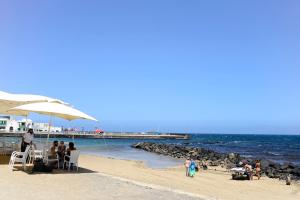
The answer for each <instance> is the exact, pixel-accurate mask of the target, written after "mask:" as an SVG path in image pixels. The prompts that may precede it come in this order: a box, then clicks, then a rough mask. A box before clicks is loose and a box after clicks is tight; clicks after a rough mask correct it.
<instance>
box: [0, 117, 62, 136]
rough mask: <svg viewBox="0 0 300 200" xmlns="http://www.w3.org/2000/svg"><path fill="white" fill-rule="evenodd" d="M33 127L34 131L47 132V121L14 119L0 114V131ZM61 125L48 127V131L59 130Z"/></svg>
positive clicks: (20, 130) (18, 130) (13, 130)
mask: <svg viewBox="0 0 300 200" xmlns="http://www.w3.org/2000/svg"><path fill="white" fill-rule="evenodd" d="M27 128H33V130H34V132H48V130H49V123H35V122H33V121H32V120H31V119H22V120H18V121H17V120H15V119H13V118H12V117H10V116H0V131H1V132H24V131H26V130H27ZM61 131H62V128H61V127H55V126H51V127H50V132H61Z"/></svg>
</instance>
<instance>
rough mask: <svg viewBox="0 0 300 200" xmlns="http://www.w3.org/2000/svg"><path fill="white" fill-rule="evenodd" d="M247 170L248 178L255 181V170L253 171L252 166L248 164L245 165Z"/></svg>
mask: <svg viewBox="0 0 300 200" xmlns="http://www.w3.org/2000/svg"><path fill="white" fill-rule="evenodd" d="M245 169H246V172H247V174H248V176H249V180H251V181H252V180H253V169H252V166H251V165H249V164H246V165H245Z"/></svg>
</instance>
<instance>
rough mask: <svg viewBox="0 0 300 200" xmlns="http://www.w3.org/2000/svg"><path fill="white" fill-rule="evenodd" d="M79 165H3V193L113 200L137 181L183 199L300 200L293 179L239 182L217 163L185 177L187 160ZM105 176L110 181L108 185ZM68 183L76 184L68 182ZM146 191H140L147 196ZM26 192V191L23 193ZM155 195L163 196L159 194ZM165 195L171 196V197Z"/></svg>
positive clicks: (98, 160)
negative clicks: (38, 168)
mask: <svg viewBox="0 0 300 200" xmlns="http://www.w3.org/2000/svg"><path fill="white" fill-rule="evenodd" d="M79 167H80V168H79V172H76V171H74V172H68V171H63V170H54V172H53V173H33V174H28V173H25V172H23V171H22V170H20V171H14V172H11V171H9V170H8V166H7V165H6V164H5V165H4V164H1V165H0V171H1V176H2V180H3V181H2V182H1V183H0V187H1V188H2V191H3V192H2V194H1V195H2V196H4V195H5V194H6V193H7V192H9V191H13V190H14V189H15V188H21V189H24V190H27V191H33V192H34V191H35V190H37V191H39V195H46V196H45V198H43V197H44V196H40V197H42V198H39V199H51V198H48V196H49V195H50V196H51V195H52V196H51V197H52V199H53V198H57V197H58V196H57V195H59V194H65V193H67V196H65V197H64V199H78V196H73V195H80V194H79V193H88V195H89V196H88V197H87V198H86V199H95V197H97V196H99V195H101V194H102V190H103V189H107V190H109V191H110V190H111V191H112V194H106V195H109V196H104V198H103V199H113V198H111V196H113V195H114V192H113V191H118V195H120V196H123V195H125V196H126V195H128V194H127V192H128V190H129V189H130V188H131V187H132V184H134V185H138V186H139V187H141V188H137V190H141V191H143V192H147V191H149V190H151V191H152V192H159V191H161V193H162V194H164V193H166V192H169V193H170V195H174V196H178V195H184V196H182V199H190V198H192V199H197V198H198V199H203V200H204V199H209V200H213V199H223V200H232V199H236V200H248V199H252V198H255V199H263V200H282V199H285V200H295V199H299V198H300V184H299V183H294V182H293V184H292V185H290V186H286V185H285V183H284V182H283V181H278V180H275V179H270V178H267V177H262V179H261V180H256V178H254V179H255V180H253V181H235V180H231V176H230V174H229V173H228V172H226V171H225V170H224V169H222V168H218V167H216V168H212V167H211V168H210V170H205V171H204V170H200V171H199V172H198V173H197V174H196V176H195V177H194V178H190V177H186V176H185V169H184V166H183V164H182V165H180V166H176V167H171V168H163V169H152V168H149V167H147V166H146V165H145V163H144V162H142V161H132V160H123V159H115V158H107V157H101V156H92V155H86V154H81V155H80V157H79ZM104 177H107V178H108V179H105V178H104ZM104 179H105V180H106V181H105V182H104V183H103V180H104ZM114 180H117V181H121V182H120V183H116V184H117V185H119V187H117V188H115V187H116V185H114V186H112V185H111V183H114ZM60 181H61V182H60ZM66 181H71V182H70V184H67V185H66V183H67V182H66ZM33 183H34V184H33ZM53 184H54V185H53ZM103 184H104V185H103ZM45 188H47V190H45ZM74 188H75V190H76V191H74V194H73V192H72V193H70V194H68V191H70V190H72V191H73V190H74ZM133 192H134V191H132V192H131V193H133ZM143 192H142V193H139V194H143ZM1 195H0V196H1ZM7 195H9V193H7ZM20 195H24V194H22V193H20ZM47 195H48V196H47ZM149 195H150V194H149ZM120 196H119V197H120ZM46 197H47V198H46ZM140 197H143V196H140ZM135 198H136V197H135ZM174 198H175V197H174ZM12 199H14V198H12ZM15 199H17V198H15ZM23 199H30V198H29V197H28V198H23ZM119 199H123V198H119ZM124 199H126V198H124ZM129 199H132V198H129ZM150 199H151V198H150ZM152 199H157V198H154V197H153V198H152ZM164 199H170V198H167V197H165V198H164Z"/></svg>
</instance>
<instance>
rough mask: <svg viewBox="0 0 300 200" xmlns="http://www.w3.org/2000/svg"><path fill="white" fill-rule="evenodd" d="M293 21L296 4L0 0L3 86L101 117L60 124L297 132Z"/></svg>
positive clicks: (299, 102) (298, 37) (299, 58)
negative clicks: (45, 97)
mask: <svg viewBox="0 0 300 200" xmlns="http://www.w3.org/2000/svg"><path fill="white" fill-rule="evenodd" d="M299 19H300V2H299V1H296V0H295V1H293V0H288V1H282V0H270V1H268V0H265V1H261V0H252V1H239V0H228V1H221V0H219V1H215V0H210V1H202V0H189V1H183V0H181V1H180V0H143V1H140V0H127V1H124V0H110V1H108V0H107V1H101V0H98V1H93V0H89V1H84V0H80V1H79V0H64V1H60V0H44V1H40V0H35V1H33V0H28V1H21V0H20V1H17V0H15V1H11V0H2V1H0V70H1V76H0V77H1V78H0V90H2V91H5V92H11V93H29V94H40V95H46V96H50V97H55V98H59V99H62V100H64V101H66V102H68V103H70V104H72V105H74V106H75V107H76V108H78V109H80V110H82V111H84V112H86V113H88V114H90V115H91V116H94V117H96V118H97V119H98V120H99V122H97V123H95V122H89V121H83V120H78V121H72V122H68V121H65V120H60V119H55V124H56V125H64V126H74V127H75V126H76V127H84V128H85V129H93V128H95V127H100V128H102V129H104V130H107V131H163V132H184V133H186V132H189V133H249V134H300V92H299V91H300V90H299V88H300V78H299V77H300V20H299ZM31 118H33V119H34V120H37V121H43V120H47V117H45V116H40V115H32V116H31Z"/></svg>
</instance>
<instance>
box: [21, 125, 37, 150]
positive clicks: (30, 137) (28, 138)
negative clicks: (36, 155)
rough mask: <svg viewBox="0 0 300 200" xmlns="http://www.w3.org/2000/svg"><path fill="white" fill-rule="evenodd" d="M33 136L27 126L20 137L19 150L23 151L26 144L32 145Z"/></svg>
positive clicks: (31, 130)
mask: <svg viewBox="0 0 300 200" xmlns="http://www.w3.org/2000/svg"><path fill="white" fill-rule="evenodd" d="M33 138H34V135H33V129H32V128H29V129H28V131H27V133H25V134H24V135H23V137H22V145H21V152H24V151H25V149H26V147H27V146H28V145H32V140H33Z"/></svg>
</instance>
